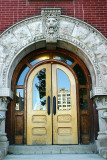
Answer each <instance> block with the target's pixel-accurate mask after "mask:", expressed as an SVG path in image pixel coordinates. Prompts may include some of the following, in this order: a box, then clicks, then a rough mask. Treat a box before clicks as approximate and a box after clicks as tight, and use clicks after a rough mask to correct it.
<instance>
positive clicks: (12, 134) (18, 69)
mask: <svg viewBox="0 0 107 160" xmlns="http://www.w3.org/2000/svg"><path fill="white" fill-rule="evenodd" d="M46 52H49V53H50V59H49V60H45V61H41V62H39V63H37V64H36V65H35V66H32V65H31V64H30V63H28V60H29V59H30V58H31V57H33V56H35V55H39V54H43V53H46ZM54 52H57V53H59V54H64V55H67V56H69V57H71V58H73V59H74V60H75V62H74V63H73V64H72V65H71V66H68V65H67V64H66V63H64V62H61V61H59V60H55V59H52V54H53V53H54ZM45 63H57V64H61V65H64V66H65V67H67V68H68V69H69V70H70V71H71V72H72V73H73V75H74V77H75V80H76V86H77V88H76V92H77V95H78V96H77V117H78V139H79V140H80V123H79V122H80V109H79V89H80V88H81V86H80V85H79V82H78V78H77V75H76V73H75V72H74V70H73V67H74V66H75V65H76V64H79V65H80V66H81V68H82V69H83V72H84V74H85V76H86V79H87V85H88V87H87V89H88V96H89V90H91V78H90V74H89V71H88V69H87V68H86V65H85V64H84V62H83V61H82V60H80V58H79V57H77V56H76V55H75V54H73V53H71V52H69V51H66V50H64V49H57V50H56V51H46V50H44V49H41V50H36V51H34V52H32V53H31V54H29V55H27V56H26V57H24V58H23V59H22V60H21V62H20V63H19V64H18V65H17V67H16V69H15V71H14V73H13V77H12V90H13V92H14V96H15V90H16V89H17V88H24V89H25V90H24V95H25V102H24V106H26V82H27V78H28V76H29V75H30V72H32V70H33V69H34V68H36V67H37V66H39V65H42V64H45ZM24 64H26V65H27V66H29V67H30V71H29V72H28V74H27V76H26V80H25V85H24V86H16V81H17V77H18V74H19V72H20V70H21V68H22V66H23V65H24ZM89 103H90V100H89ZM11 106H12V107H11V126H10V127H11V137H12V139H13V138H14V132H15V131H14V125H15V124H14V122H12V119H14V118H15V116H14V106H15V101H12V102H11ZM24 110H25V111H24V117H25V118H24V123H26V107H25V108H24ZM89 110H90V112H91V114H93V111H92V107H89ZM91 121H92V122H93V119H92V118H91ZM92 136H93V127H92V131H91V137H92ZM12 143H14V141H13V142H12ZM24 144H26V125H25V126H24Z"/></svg>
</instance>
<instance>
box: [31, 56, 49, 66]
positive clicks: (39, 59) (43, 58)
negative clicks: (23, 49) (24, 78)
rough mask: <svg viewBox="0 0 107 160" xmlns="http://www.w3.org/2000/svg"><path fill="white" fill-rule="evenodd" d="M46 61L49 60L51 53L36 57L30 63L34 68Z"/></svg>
mask: <svg viewBox="0 0 107 160" xmlns="http://www.w3.org/2000/svg"><path fill="white" fill-rule="evenodd" d="M46 59H49V53H45V54H41V55H38V56H35V57H33V58H31V59H30V60H29V63H30V64H31V65H32V66H33V65H35V64H37V63H38V62H40V61H43V60H46Z"/></svg>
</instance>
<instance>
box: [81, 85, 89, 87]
mask: <svg viewBox="0 0 107 160" xmlns="http://www.w3.org/2000/svg"><path fill="white" fill-rule="evenodd" d="M79 88H89V87H88V86H87V85H80V86H79Z"/></svg>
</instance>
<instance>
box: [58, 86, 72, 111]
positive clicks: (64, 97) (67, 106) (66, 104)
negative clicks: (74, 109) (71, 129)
mask: <svg viewBox="0 0 107 160" xmlns="http://www.w3.org/2000/svg"><path fill="white" fill-rule="evenodd" d="M58 109H59V110H71V98H70V91H68V90H65V89H64V88H59V89H58Z"/></svg>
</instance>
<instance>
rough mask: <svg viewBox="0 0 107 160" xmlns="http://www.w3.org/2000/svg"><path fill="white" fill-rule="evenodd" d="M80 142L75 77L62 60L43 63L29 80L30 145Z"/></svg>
mask: <svg viewBox="0 0 107 160" xmlns="http://www.w3.org/2000/svg"><path fill="white" fill-rule="evenodd" d="M36 144H78V131H77V104H76V81H75V78H74V75H73V74H72V72H71V71H70V70H69V69H68V68H66V67H65V66H62V65H60V64H51V63H48V64H43V65H41V66H39V67H37V68H35V69H34V70H33V71H32V72H31V73H30V75H29V77H28V80H27V145H36Z"/></svg>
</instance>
